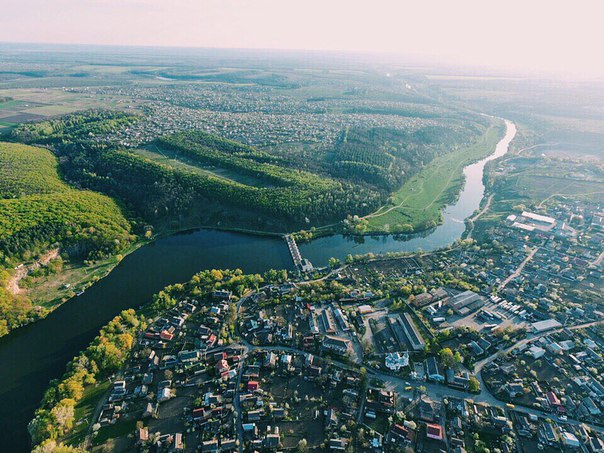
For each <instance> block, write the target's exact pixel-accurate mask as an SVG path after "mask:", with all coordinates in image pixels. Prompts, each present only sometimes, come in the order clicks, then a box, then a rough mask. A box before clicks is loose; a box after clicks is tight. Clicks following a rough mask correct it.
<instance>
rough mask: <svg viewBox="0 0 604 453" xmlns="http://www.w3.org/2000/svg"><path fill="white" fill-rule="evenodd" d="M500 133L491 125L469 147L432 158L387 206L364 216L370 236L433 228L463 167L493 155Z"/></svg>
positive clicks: (453, 193) (454, 191)
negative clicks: (371, 234) (372, 234)
mask: <svg viewBox="0 0 604 453" xmlns="http://www.w3.org/2000/svg"><path fill="white" fill-rule="evenodd" d="M502 134H503V131H502V128H501V126H500V125H492V126H491V127H489V128H488V129H487V130H486V131H485V133H484V134H483V135H482V136H481V137H480V138H479V140H478V141H477V142H476V143H475V144H473V145H471V146H470V147H464V148H460V149H458V150H455V151H452V152H450V153H448V154H445V155H443V156H440V157H437V158H435V159H434V160H433V161H432V162H430V163H429V164H428V165H426V167H424V168H423V169H422V170H421V171H420V172H419V173H417V174H416V175H415V176H413V177H412V178H410V179H409V180H408V181H407V182H406V183H405V184H404V185H403V186H402V187H401V189H400V190H398V191H396V192H395V193H394V194H393V196H392V197H391V198H390V201H389V203H388V204H387V205H385V206H383V207H382V208H380V209H379V210H377V211H376V212H374V213H373V214H370V215H368V216H366V217H365V219H366V220H367V221H368V228H367V232H370V233H410V232H413V231H420V230H424V229H426V228H429V227H430V226H434V225H436V224H437V223H438V222H439V220H440V216H441V211H442V209H443V208H444V207H445V206H446V205H447V204H450V203H451V202H453V201H454V200H455V198H456V196H457V195H458V193H459V191H460V189H461V187H462V185H463V168H464V167H465V166H466V165H468V164H470V163H472V162H475V161H477V160H480V159H482V158H484V157H486V156H488V155H489V154H491V153H492V152H493V150H494V149H495V145H496V144H497V142H498V141H499V140H500V139H501V137H502Z"/></svg>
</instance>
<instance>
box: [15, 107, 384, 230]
mask: <svg viewBox="0 0 604 453" xmlns="http://www.w3.org/2000/svg"><path fill="white" fill-rule="evenodd" d="M132 121H136V118H135V117H132V116H131V115H128V114H125V113H119V112H106V111H88V112H83V113H79V114H73V115H68V116H67V117H65V118H61V119H56V120H48V121H44V122H41V123H29V124H25V125H22V126H19V127H17V128H16V129H15V130H14V131H13V132H12V134H11V139H13V140H16V141H21V142H26V143H38V144H46V145H50V146H52V148H53V149H54V150H55V152H56V153H57V154H58V155H59V156H60V158H61V162H62V165H61V168H62V171H63V174H64V175H65V176H66V177H67V179H68V180H69V181H72V182H74V183H76V184H79V185H81V186H82V187H86V188H89V189H92V190H97V191H101V192H104V193H106V194H109V195H111V196H115V197H118V198H119V199H120V200H122V201H123V202H124V203H126V204H127V205H128V207H129V208H131V209H132V210H133V211H134V212H136V213H137V214H139V215H140V216H142V217H144V218H145V219H146V220H147V221H153V220H155V219H157V218H161V217H166V216H171V215H174V214H179V213H185V214H186V213H187V211H188V210H189V208H190V207H191V205H192V204H193V203H197V204H202V205H203V203H204V202H219V203H221V204H224V205H226V206H231V207H235V208H242V209H247V210H252V211H256V212H258V213H259V214H264V215H267V216H270V217H272V218H275V217H276V218H279V219H283V220H285V221H287V222H289V223H290V224H291V225H298V226H302V225H306V224H308V223H310V224H312V225H319V224H322V223H325V222H328V221H336V220H340V219H342V218H344V217H346V215H347V214H350V213H351V212H354V213H361V214H363V213H368V212H369V211H371V210H372V209H375V208H377V207H378V206H379V205H380V204H381V203H383V201H384V199H385V194H384V193H380V191H378V190H376V189H374V188H371V187H369V186H366V185H360V186H359V185H355V184H353V183H351V182H344V181H340V180H336V179H333V178H329V177H324V176H320V175H316V174H313V173H310V172H306V171H300V170H297V169H294V168H290V167H285V166H282V165H281V161H280V158H279V157H275V156H272V155H270V154H268V153H266V152H264V151H260V150H257V149H255V148H252V147H249V146H246V145H243V144H240V143H237V142H233V141H231V140H225V139H222V138H218V137H215V136H212V135H209V134H206V133H203V132H200V131H193V132H187V133H178V134H174V135H172V136H168V137H164V138H162V139H158V140H157V142H156V144H157V145H159V146H161V147H164V148H169V149H170V150H172V151H173V152H175V153H177V154H178V155H180V156H182V157H183V158H186V159H187V160H189V161H193V162H194V163H196V164H198V165H200V166H204V165H212V166H217V167H220V168H224V169H228V170H230V171H233V172H236V173H237V174H239V175H244V176H245V175H247V176H250V177H253V178H254V179H255V180H259V181H262V182H265V183H266V185H267V186H256V185H253V184H244V183H241V182H238V181H235V180H233V179H229V178H227V177H223V176H220V175H217V174H213V173H211V172H195V171H188V170H186V169H182V168H178V167H172V166H169V165H165V164H162V163H159V162H156V161H154V160H152V159H149V158H145V157H143V156H141V155H139V154H137V153H135V152H130V151H124V150H120V149H119V146H117V145H116V144H114V143H110V142H107V140H100V139H99V137H98V136H97V134H103V133H105V134H106V133H107V131H112V130H115V128H117V127H123V126H124V125H127V124H129V123H130V122H132Z"/></svg>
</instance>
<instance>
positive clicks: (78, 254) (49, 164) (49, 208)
mask: <svg viewBox="0 0 604 453" xmlns="http://www.w3.org/2000/svg"><path fill="white" fill-rule="evenodd" d="M130 230H131V227H130V223H129V221H128V220H127V219H126V217H125V216H124V214H123V213H122V210H121V208H120V207H119V206H118V205H117V204H116V203H115V201H113V200H112V199H111V198H109V197H107V196H105V195H101V194H98V193H95V192H91V191H87V190H77V189H74V188H72V187H70V186H69V185H67V184H66V183H64V182H63V181H62V180H61V179H60V177H59V173H58V163H57V159H56V157H55V156H53V155H52V153H51V152H50V151H48V150H46V149H43V148H37V147H32V146H26V145H19V144H14V143H2V142H0V336H1V335H2V334H5V333H7V332H8V330H10V329H11V328H14V327H17V326H19V325H21V324H23V323H25V322H27V321H28V319H29V318H30V317H31V316H35V315H34V314H33V313H32V312H31V310H32V309H33V308H32V305H31V302H30V301H29V300H28V299H27V298H26V297H25V296H22V295H20V296H15V295H14V294H11V292H9V291H8V290H7V288H6V286H7V282H8V280H9V278H10V273H9V272H8V271H7V269H10V267H12V266H14V265H15V264H17V263H18V262H20V261H22V260H28V259H31V258H32V257H34V256H36V255H37V254H40V253H43V252H45V251H48V250H49V249H51V248H59V249H60V251H61V253H62V254H63V255H64V256H66V257H70V258H75V259H99V258H104V257H107V256H110V255H113V254H115V253H118V252H119V251H121V250H123V249H124V248H125V247H127V246H128V245H129V244H130V243H131V242H132V240H133V236H132V234H131V232H130Z"/></svg>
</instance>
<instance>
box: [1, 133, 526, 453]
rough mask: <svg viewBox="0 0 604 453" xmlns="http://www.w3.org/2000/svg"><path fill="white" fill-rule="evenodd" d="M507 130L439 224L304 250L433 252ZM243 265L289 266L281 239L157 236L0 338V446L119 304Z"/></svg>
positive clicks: (18, 435) (205, 233)
mask: <svg viewBox="0 0 604 453" xmlns="http://www.w3.org/2000/svg"><path fill="white" fill-rule="evenodd" d="M506 126H507V130H506V135H505V137H504V138H503V139H502V140H501V141H500V142H499V144H498V145H497V148H496V151H495V152H494V153H493V154H492V155H491V156H489V157H488V158H486V159H483V160H482V161H480V162H477V163H475V164H472V165H469V166H468V167H466V168H465V170H464V174H465V176H466V183H465V186H464V189H463V191H462V192H461V194H460V197H459V199H458V201H457V202H456V203H455V204H454V205H452V206H449V207H448V208H446V210H445V212H444V222H443V224H442V225H440V226H438V227H437V228H435V229H434V230H433V231H431V232H428V233H425V234H421V235H414V236H412V237H409V238H406V240H397V239H395V238H394V237H392V236H380V237H368V238H365V239H364V241H363V242H362V243H359V242H355V241H354V240H351V239H349V238H347V237H344V236H341V235H336V236H331V237H326V238H320V239H317V240H315V241H312V242H311V243H309V244H302V245H301V246H300V251H301V253H302V256H303V257H305V258H308V259H310V260H311V261H312V262H313V264H315V265H317V266H321V265H325V264H326V263H327V260H328V259H329V258H330V257H332V256H334V257H338V258H344V257H345V256H346V255H348V254H364V253H368V252H372V253H376V254H378V253H386V252H395V251H414V250H434V249H436V248H440V247H444V246H447V245H449V244H451V243H452V242H454V241H455V240H457V239H459V238H460V237H461V235H462V233H463V231H464V229H465V225H464V222H463V220H464V219H465V218H467V217H468V216H470V215H471V214H472V212H474V211H475V210H476V209H477V208H478V206H479V204H480V200H481V199H482V197H483V194H484V185H483V183H482V175H483V170H484V166H485V164H486V163H487V162H488V161H489V160H492V159H495V158H497V157H500V156H502V155H503V154H505V152H506V151H507V149H508V145H509V143H510V141H511V140H512V139H513V137H514V135H515V133H516V128H515V126H514V124H513V123H511V122H508V121H506ZM214 268H216V269H224V268H231V269H233V268H240V269H242V270H243V271H244V272H248V273H250V272H251V273H256V272H258V273H262V272H264V271H266V270H267V269H271V268H272V269H283V268H285V269H291V268H292V262H291V259H290V257H289V252H288V250H287V247H286V245H285V242H284V241H282V240H280V239H277V238H271V237H264V236H254V235H249V234H243V233H233V232H224V231H216V230H207V229H204V230H197V231H193V232H188V233H180V234H176V235H174V236H170V237H167V238H163V239H159V240H157V241H155V242H153V243H151V244H149V245H146V246H144V247H142V248H140V249H138V250H137V251H135V252H134V253H132V254H130V255H128V256H126V258H124V260H123V261H122V262H121V263H120V264H119V265H118V266H117V267H116V268H115V269H114V270H113V271H112V272H111V273H110V274H109V275H108V276H107V277H105V278H104V279H102V280H100V281H99V282H97V283H96V284H95V285H93V286H92V287H91V288H89V289H88V290H87V291H86V292H85V293H84V294H82V295H81V296H79V297H75V298H73V299H72V300H70V301H68V302H67V303H65V304H63V305H62V306H61V307H59V308H58V309H57V310H55V311H54V312H53V313H51V314H50V315H49V316H48V317H47V318H46V319H44V320H42V321H39V322H37V323H34V324H31V325H29V326H26V327H24V328H22V329H18V330H16V331H15V332H13V333H11V334H10V335H9V336H7V337H4V338H2V339H0V449H1V451H3V452H13V451H14V452H24V451H28V449H29V437H28V434H27V423H28V422H29V420H31V419H32V418H33V413H34V410H35V408H36V407H37V406H38V404H39V402H40V399H41V398H42V395H43V392H44V390H45V389H46V387H47V386H48V382H49V380H51V379H54V378H57V377H60V376H61V374H62V373H63V372H64V370H65V365H66V363H67V362H68V361H69V360H70V359H71V358H73V357H74V356H75V355H76V354H77V353H78V352H79V351H80V350H82V349H83V348H84V347H86V345H87V344H88V343H89V342H90V341H91V340H92V339H93V338H94V337H95V336H96V334H97V333H98V330H99V328H100V327H101V326H102V325H103V324H105V323H106V322H107V321H109V320H110V319H111V318H112V317H113V316H115V315H116V314H117V313H119V311H120V310H122V309H125V308H130V307H138V306H140V305H141V304H143V303H144V302H146V301H147V300H149V299H150V297H151V296H152V295H153V294H154V293H156V292H157V291H159V290H160V289H162V288H163V287H164V286H166V285H168V284H170V283H175V282H182V281H186V280H188V279H189V278H190V277H191V276H192V275H193V274H194V273H196V272H198V271H200V270H202V269H214Z"/></svg>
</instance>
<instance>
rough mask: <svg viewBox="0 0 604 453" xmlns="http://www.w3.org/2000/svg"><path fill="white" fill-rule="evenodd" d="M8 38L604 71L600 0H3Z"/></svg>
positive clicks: (2, 37)
mask: <svg viewBox="0 0 604 453" xmlns="http://www.w3.org/2000/svg"><path fill="white" fill-rule="evenodd" d="M1 3H2V5H1V6H0V42H1V41H4V42H37V43H73V44H113V45H150V46H186V47H236V48H264V49H267V48H268V49H271V48H279V49H317V50H345V51H363V52H367V51H369V52H386V53H400V54H411V55H422V56H432V57H437V58H440V59H443V60H446V61H449V62H456V63H459V64H481V65H497V66H506V67H508V68H513V69H520V68H523V69H529V70H543V71H559V72H565V73H568V74H569V75H574V74H578V75H584V76H587V75H589V76H597V77H604V58H602V53H603V52H602V46H603V44H604V26H603V25H602V22H603V20H604V2H603V1H600V0H589V1H588V0H573V1H559V0H506V1H495V0H440V1H436V0H417V1H406V0H367V1H359V0H2V2H1Z"/></svg>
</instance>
